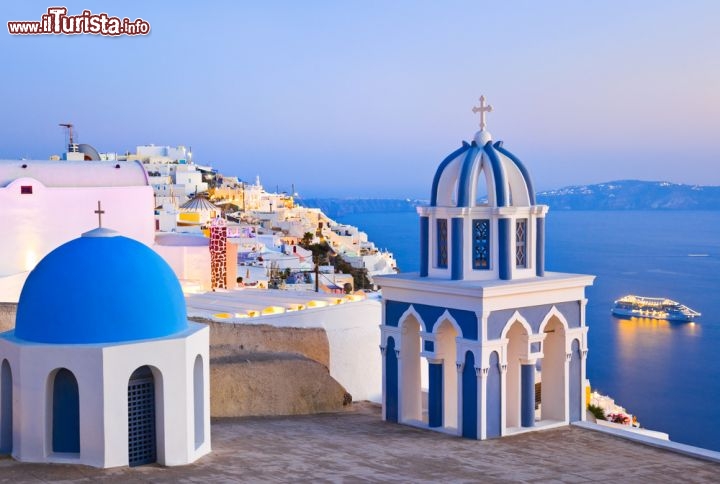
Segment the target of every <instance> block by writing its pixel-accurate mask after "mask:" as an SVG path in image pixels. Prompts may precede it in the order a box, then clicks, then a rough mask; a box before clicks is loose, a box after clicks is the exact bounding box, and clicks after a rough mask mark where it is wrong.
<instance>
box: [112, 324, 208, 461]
mask: <svg viewBox="0 0 720 484" xmlns="http://www.w3.org/2000/svg"><path fill="white" fill-rule="evenodd" d="M208 344H209V328H208V327H207V326H205V325H200V324H194V323H191V329H190V330H189V331H187V332H185V333H182V334H179V335H175V336H174V337H171V338H167V339H162V340H149V341H144V342H140V343H136V344H131V345H115V346H108V347H106V348H105V349H104V350H103V353H104V358H105V359H104V362H105V370H104V381H105V384H104V388H105V392H106V400H107V401H108V402H117V404H116V405H115V404H113V405H107V404H106V406H105V412H104V421H105V439H106V445H107V450H106V457H107V462H106V465H105V467H116V466H123V465H127V464H128V439H127V432H128V422H127V414H128V407H127V385H128V381H129V378H130V375H132V373H133V372H134V371H135V370H137V369H138V368H140V367H142V366H145V365H147V366H149V367H150V368H151V369H152V370H153V376H154V379H155V389H156V393H155V399H156V419H157V435H158V440H157V444H158V445H157V462H158V463H159V464H161V465H166V466H175V465H184V464H188V463H190V462H192V461H194V460H195V459H197V458H198V457H200V456H202V455H205V454H207V453H208V452H210V435H209V419H210V405H209V398H210V397H209V395H210V393H209V387H208V386H206V393H207V395H206V396H205V401H206V403H207V405H206V407H205V409H206V414H207V415H206V416H205V421H206V423H207V425H206V427H205V428H206V429H208V430H206V434H207V435H206V438H205V444H204V445H203V446H201V447H200V448H198V449H195V448H194V444H193V443H194V441H195V440H194V435H193V429H194V414H193V392H192V388H193V387H192V376H193V368H192V365H193V363H194V361H195V357H196V355H197V354H200V355H201V356H202V357H203V359H204V360H205V361H208V359H209V358H208V349H207V348H208ZM182 361H184V362H185V363H184V364H179V362H182ZM208 375H209V373H208V374H207V375H205V377H206V381H207V378H209V376H208ZM123 415H124V417H119V416H123Z"/></svg>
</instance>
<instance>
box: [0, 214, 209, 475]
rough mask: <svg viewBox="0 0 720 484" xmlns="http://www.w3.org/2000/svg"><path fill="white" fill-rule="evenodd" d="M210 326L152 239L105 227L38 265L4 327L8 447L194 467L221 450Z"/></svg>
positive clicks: (0, 347)
mask: <svg viewBox="0 0 720 484" xmlns="http://www.w3.org/2000/svg"><path fill="white" fill-rule="evenodd" d="M208 347H209V330H208V328H207V326H204V325H201V324H196V323H189V322H188V320H187V315H186V309H185V300H184V297H183V293H182V290H181V288H180V284H179V283H178V280H177V278H176V277H175V275H174V274H173V271H172V269H171V268H170V267H169V266H168V264H167V263H165V261H164V260H163V259H162V258H161V257H160V256H159V255H157V254H156V253H155V252H153V251H152V250H151V249H150V248H148V247H147V246H145V245H144V244H142V243H140V242H137V241H135V240H132V239H130V238H127V237H122V236H120V235H119V234H118V233H117V232H114V231H112V230H108V229H104V228H97V229H95V230H91V231H89V232H86V233H84V234H83V236H82V237H80V238H76V239H74V240H72V241H70V242H67V243H65V244H63V245H61V246H60V247H58V248H56V249H55V250H53V251H52V252H51V253H50V254H48V255H47V256H46V257H45V258H43V259H42V261H40V263H39V264H38V265H37V266H36V267H35V268H34V269H33V271H32V272H31V273H30V276H29V277H28V278H27V281H26V282H25V285H24V287H23V290H22V294H21V296H20V301H19V304H18V309H17V319H16V326H15V329H14V330H11V331H8V332H5V333H3V334H0V452H2V453H4V454H11V455H12V456H13V457H14V458H15V459H17V460H19V461H23V462H40V463H43V462H45V463H49V462H54V463H68V464H70V463H72V464H85V465H90V466H94V467H114V466H126V465H131V466H132V465H141V464H145V463H152V462H158V463H160V464H163V465H167V466H173V465H183V464H188V463H190V462H193V461H194V460H196V459H197V458H199V457H200V456H202V455H205V454H207V453H208V452H210V400H209V354H208V353H209V351H208Z"/></svg>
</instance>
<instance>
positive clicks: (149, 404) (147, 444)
mask: <svg viewBox="0 0 720 484" xmlns="http://www.w3.org/2000/svg"><path fill="white" fill-rule="evenodd" d="M156 460H157V437H156V425H155V377H154V376H153V373H152V370H151V369H150V367H149V366H141V367H140V368H138V369H137V370H135V371H134V372H133V374H132V375H131V376H130V380H129V381H128V465H130V466H131V467H133V466H139V465H143V464H150V463H152V462H155V461H156Z"/></svg>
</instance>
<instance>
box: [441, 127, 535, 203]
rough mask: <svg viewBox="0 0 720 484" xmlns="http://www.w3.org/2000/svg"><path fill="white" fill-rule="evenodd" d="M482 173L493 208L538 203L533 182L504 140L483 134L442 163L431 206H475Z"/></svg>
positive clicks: (477, 135) (489, 201) (464, 143)
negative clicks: (507, 148) (494, 141)
mask: <svg viewBox="0 0 720 484" xmlns="http://www.w3.org/2000/svg"><path fill="white" fill-rule="evenodd" d="M482 173H484V174H485V176H486V181H487V187H486V188H487V190H486V193H487V194H488V205H490V206H491V207H509V206H533V205H535V204H536V202H535V191H534V190H533V186H532V180H531V179H530V174H529V172H528V171H527V169H526V168H525V166H524V165H523V163H522V162H521V161H520V160H519V159H518V158H517V157H516V156H515V155H513V154H512V153H510V152H509V151H508V150H506V149H505V148H503V146H502V141H498V142H496V143H493V142H492V140H491V139H490V135H489V133H487V132H486V131H480V132H478V133H477V134H476V135H475V140H473V141H472V142H471V143H467V142H463V144H462V146H461V147H460V148H459V149H457V150H455V151H454V152H452V153H451V154H450V155H449V156H448V157H447V158H445V160H443V162H442V163H440V166H438V169H437V171H436V172H435V177H434V179H433V185H432V193H431V195H430V206H433V207H437V206H454V207H472V206H475V204H476V195H477V194H478V193H479V191H478V188H477V184H478V183H479V178H480V175H481V174H482Z"/></svg>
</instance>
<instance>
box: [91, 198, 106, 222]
mask: <svg viewBox="0 0 720 484" xmlns="http://www.w3.org/2000/svg"><path fill="white" fill-rule="evenodd" d="M94 213H96V214H97V216H98V228H102V216H103V214H104V213H105V210H103V209H102V207H101V206H100V200H98V208H97V210H95V212H94Z"/></svg>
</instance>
